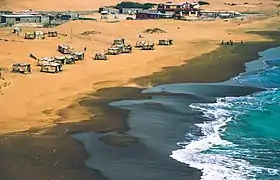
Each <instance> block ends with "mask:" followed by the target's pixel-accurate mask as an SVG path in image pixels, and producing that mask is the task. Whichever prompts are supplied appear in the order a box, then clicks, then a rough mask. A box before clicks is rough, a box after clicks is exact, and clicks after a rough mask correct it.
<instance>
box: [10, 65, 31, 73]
mask: <svg viewBox="0 0 280 180" xmlns="http://www.w3.org/2000/svg"><path fill="white" fill-rule="evenodd" d="M12 72H14V73H22V74H28V73H31V65H30V64H28V63H15V64H13V66H12Z"/></svg>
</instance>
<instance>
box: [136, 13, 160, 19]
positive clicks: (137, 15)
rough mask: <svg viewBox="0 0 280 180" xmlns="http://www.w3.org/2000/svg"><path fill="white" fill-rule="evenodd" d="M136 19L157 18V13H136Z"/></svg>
mask: <svg viewBox="0 0 280 180" xmlns="http://www.w3.org/2000/svg"><path fill="white" fill-rule="evenodd" d="M136 19H159V15H158V14H148V13H138V14H136Z"/></svg>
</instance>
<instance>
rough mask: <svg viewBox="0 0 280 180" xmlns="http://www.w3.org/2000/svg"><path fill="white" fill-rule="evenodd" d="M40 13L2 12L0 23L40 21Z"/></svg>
mask: <svg viewBox="0 0 280 180" xmlns="http://www.w3.org/2000/svg"><path fill="white" fill-rule="evenodd" d="M40 22H41V15H31V14H3V15H1V23H6V24H17V23H40Z"/></svg>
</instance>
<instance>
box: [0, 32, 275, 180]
mask: <svg viewBox="0 0 280 180" xmlns="http://www.w3.org/2000/svg"><path fill="white" fill-rule="evenodd" d="M275 32H276V31H275ZM264 34H265V33H264ZM266 35H269V36H270V37H271V38H272V39H273V38H275V37H277V35H278V37H279V35H280V32H276V34H274V35H273V33H271V34H269V33H268V34H266ZM275 40H276V41H275V42H264V43H262V42H255V43H248V44H247V43H245V44H243V45H242V47H246V48H245V49H246V50H244V49H243V51H242V53H240V54H239V53H238V51H240V50H241V49H240V48H239V50H235V51H234V50H233V49H234V48H235V47H223V48H227V49H226V50H227V51H225V52H224V55H225V59H227V60H226V61H223V63H222V64H221V63H220V61H217V59H216V58H215V57H214V55H215V53H218V54H219V53H221V52H223V50H225V49H217V50H214V51H212V52H210V53H206V54H203V55H201V56H199V57H196V58H193V59H192V60H188V61H186V62H185V64H184V65H182V66H179V67H170V68H165V70H163V71H162V72H158V73H154V75H152V76H149V77H143V78H136V79H134V80H132V81H131V83H133V84H134V82H136V83H139V84H140V85H142V86H143V85H144V86H145V85H149V86H150V85H156V84H157V83H159V84H165V83H168V82H172V83H179V82H211V81H212V82H214V81H215V82H217V81H223V80H225V78H228V77H232V76H234V75H235V74H236V73H240V72H244V69H245V66H244V63H245V62H248V61H250V60H254V59H256V52H259V51H261V50H264V49H269V48H271V47H275V46H278V45H280V42H279V38H275ZM261 43H262V44H261ZM260 44H261V45H260ZM238 47H241V46H238ZM238 47H237V48H238ZM252 47H254V48H252ZM232 48H233V49H232ZM248 49H250V51H248ZM248 52H249V53H248ZM236 53H238V55H236ZM247 53H248V54H247ZM230 54H235V55H230ZM231 56H232V58H229V57H231ZM207 57H212V58H210V60H209V61H205V60H201V59H208V58H207ZM242 57H246V58H244V59H242ZM250 58H251V59H250ZM200 60H201V61H200ZM212 61H214V62H212ZM236 61H238V63H237V64H236V65H235V66H232V65H233V64H235V63H236ZM230 62H233V64H231V63H230ZM205 63H206V64H205ZM213 63H214V65H213V66H210V67H211V68H213V69H211V70H212V72H213V75H211V76H208V75H209V74H206V73H204V72H205V70H209V66H207V65H211V64H213ZM224 65H227V66H229V67H234V68H232V69H231V68H230V69H231V70H232V71H230V72H220V71H218V70H219V69H220V70H222V69H226V68H225V67H224ZM221 67H222V68H221ZM191 69H193V70H191ZM176 71H177V72H176ZM186 72H187V73H186ZM217 72H218V73H217ZM182 74H183V75H186V74H189V75H191V76H188V77H187V78H182ZM151 77H152V78H151ZM150 78H151V83H150V82H148V83H147V79H150ZM188 78H189V79H188ZM199 79H200V81H199ZM141 90H142V89H141V88H135V87H109V88H103V89H102V88H101V89H98V91H97V92H95V93H93V94H89V95H88V96H87V97H83V99H82V100H80V101H79V103H75V104H73V105H71V106H69V107H67V108H63V109H61V110H59V111H58V112H57V115H59V116H60V118H61V119H60V120H61V121H63V119H67V118H68V117H69V115H70V116H71V115H72V114H73V113H75V112H78V111H81V108H80V106H82V107H85V109H87V111H88V112H91V113H92V114H93V116H92V117H91V120H90V121H88V120H86V119H85V120H86V121H82V122H75V123H72V122H69V123H63V122H62V123H60V122H57V125H56V126H55V127H52V128H50V129H48V128H43V130H42V129H41V128H40V127H39V128H34V129H33V130H30V131H25V132H23V133H22V135H21V133H10V134H7V137H8V138H9V139H11V141H13V137H12V136H13V135H15V136H14V139H16V140H15V141H18V142H15V143H11V144H13V145H15V146H14V148H15V147H18V148H22V146H23V142H28V143H27V144H28V146H31V147H33V145H34V141H39V142H47V143H50V144H51V147H53V149H59V148H57V147H56V146H57V145H58V144H59V141H57V140H55V141H54V142H52V141H53V140H49V139H48V138H46V137H52V136H55V135H56V134H57V132H63V133H62V137H61V138H59V139H60V141H63V142H64V143H65V144H64V145H61V149H60V150H58V151H57V153H56V154H57V155H56V156H55V157H56V158H57V157H58V156H60V155H63V154H65V155H64V156H63V158H62V159H63V160H66V159H69V157H71V158H70V161H73V162H75V161H77V162H78V164H79V165H78V168H77V171H78V170H79V171H82V174H83V178H84V179H90V178H89V177H93V178H94V179H95V178H96V179H102V177H100V176H101V175H100V174H99V173H96V172H95V171H93V170H92V169H85V167H84V166H85V165H84V159H85V158H86V157H87V156H88V155H87V154H86V152H85V150H84V149H83V148H82V147H80V144H79V143H77V142H76V141H74V140H72V138H71V137H70V136H68V135H70V134H73V133H78V132H87V131H94V132H99V133H102V132H111V131H119V132H125V131H127V130H128V128H129V127H128V126H127V123H126V118H127V112H128V111H127V110H121V109H117V108H114V107H110V106H108V103H110V102H113V101H118V100H123V99H141V98H149V95H145V94H141V93H140V92H141ZM92 99H94V100H92ZM46 114H47V112H46ZM112 118H114V123H112V121H110V119H112ZM66 129H67V132H66ZM38 131H39V132H43V133H42V135H36V132H38ZM26 134H29V135H28V136H29V137H28V136H26ZM2 137H3V139H4V140H5V138H4V137H5V136H2ZM10 137H12V138H10ZM21 138H22V139H21ZM35 139H36V140H35ZM54 139H55V137H54ZM111 140H112V141H117V142H116V144H118V143H126V142H123V141H121V142H118V140H115V139H111ZM72 141H73V142H72ZM109 141H110V140H109ZM35 145H36V147H37V146H38V148H39V150H38V151H40V148H42V147H40V145H38V143H35ZM3 146H5V143H4V145H3ZM25 147H26V146H23V148H25ZM72 147H76V148H74V150H69V149H71V148H72ZM5 148H6V149H5ZM5 148H4V149H2V151H3V152H2V154H5V152H7V151H9V150H11V149H12V147H8V146H7V147H5ZM29 148H30V147H29ZM53 149H52V148H50V149H48V150H47V152H48V151H53ZM42 151H46V149H43V148H42ZM12 152H13V151H12ZM26 153H27V154H36V148H35V149H34V150H32V152H30V153H29V152H26ZM79 153H82V155H81V154H80V156H79V157H76V158H73V157H72V156H73V155H76V154H79ZM49 156H51V157H52V156H53V155H52V154H50V153H49V152H48V153H46V155H45V157H49ZM10 158H12V156H11V157H10ZM54 159H55V158H54ZM54 159H53V158H51V160H50V161H52V160H54ZM63 160H61V161H63ZM25 161H27V162H28V161H29V159H28V158H27V159H25V160H23V162H25ZM54 161H55V160H54ZM52 163H53V162H48V163H47V165H46V164H44V163H41V166H42V167H41V168H43V167H50V168H51V167H52ZM68 163H69V162H68V161H65V164H63V163H62V164H63V166H59V165H58V166H57V169H60V168H61V169H62V170H63V169H64V168H65V167H64V166H67V164H68ZM11 164H12V163H11ZM31 164H33V162H32V163H31ZM33 165H34V164H33ZM35 165H36V163H35ZM11 166H12V165H11ZM8 167H9V166H8ZM18 168H19V167H18ZM15 169H16V168H15ZM77 171H75V172H77ZM50 172H51V173H54V174H56V173H57V175H59V172H58V171H55V172H52V171H51V170H48V171H46V172H45V173H42V174H43V175H42V176H44V175H45V174H48V173H50ZM7 173H8V172H7ZM10 173H11V172H10ZM80 173H81V172H79V173H78V175H73V174H72V173H70V172H69V174H68V171H63V172H61V174H65V175H64V177H66V178H68V179H72V178H73V179H74V176H75V177H78V176H81V174H80ZM95 174H99V175H95ZM54 176H56V175H54ZM0 177H1V176H0ZM3 177H5V176H3ZM5 178H6V177H5ZM5 178H4V179H5ZM29 178H30V177H29ZM6 179H9V178H6ZM6 179H5V180H6ZM23 179H28V176H27V177H23Z"/></svg>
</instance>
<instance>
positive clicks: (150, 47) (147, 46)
mask: <svg viewBox="0 0 280 180" xmlns="http://www.w3.org/2000/svg"><path fill="white" fill-rule="evenodd" d="M154 46H155V44H154V43H145V44H144V45H143V47H142V50H154V49H155V48H154Z"/></svg>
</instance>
